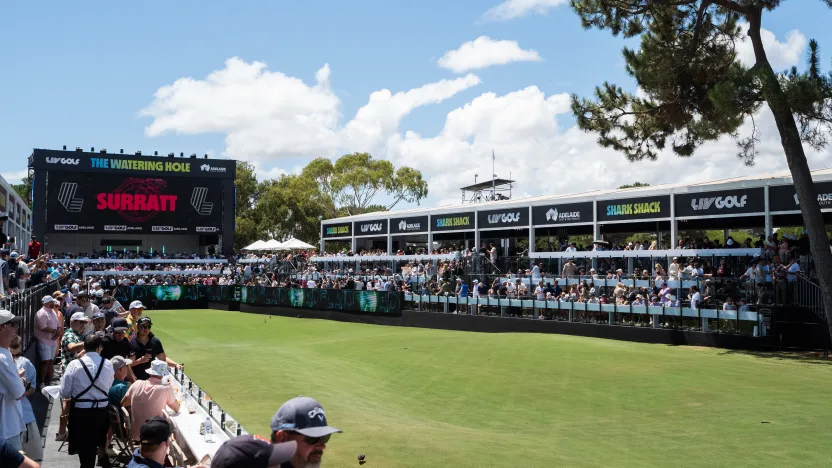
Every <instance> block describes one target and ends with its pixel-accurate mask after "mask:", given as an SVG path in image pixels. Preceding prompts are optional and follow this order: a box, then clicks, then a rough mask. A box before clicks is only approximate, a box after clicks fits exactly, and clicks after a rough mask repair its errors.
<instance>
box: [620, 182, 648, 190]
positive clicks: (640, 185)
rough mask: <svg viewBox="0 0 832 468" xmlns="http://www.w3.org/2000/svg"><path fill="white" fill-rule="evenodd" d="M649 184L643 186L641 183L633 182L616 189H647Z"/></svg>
mask: <svg viewBox="0 0 832 468" xmlns="http://www.w3.org/2000/svg"><path fill="white" fill-rule="evenodd" d="M649 186H650V184H644V183H641V182H635V183H633V184H624V185H620V186H619V187H618V190H623V189H628V188H638V187H649Z"/></svg>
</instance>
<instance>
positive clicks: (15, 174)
mask: <svg viewBox="0 0 832 468" xmlns="http://www.w3.org/2000/svg"><path fill="white" fill-rule="evenodd" d="M1 175H2V176H3V178H4V179H6V182H8V183H10V184H20V183H22V182H23V179H24V178H25V177H26V176H27V175H29V171H28V170H27V169H21V170H19V171H9V172H4V173H3V174H1Z"/></svg>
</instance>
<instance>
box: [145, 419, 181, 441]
mask: <svg viewBox="0 0 832 468" xmlns="http://www.w3.org/2000/svg"><path fill="white" fill-rule="evenodd" d="M171 434H173V431H172V430H171V428H170V423H169V422H168V421H167V419H165V418H163V417H161V416H154V417H152V418H150V419H148V420H147V421H145V422H144V424H142V427H141V429H140V430H139V439H140V440H141V443H142V444H143V445H154V444H161V443H162V442H165V441H167V440H168V439H170V436H171Z"/></svg>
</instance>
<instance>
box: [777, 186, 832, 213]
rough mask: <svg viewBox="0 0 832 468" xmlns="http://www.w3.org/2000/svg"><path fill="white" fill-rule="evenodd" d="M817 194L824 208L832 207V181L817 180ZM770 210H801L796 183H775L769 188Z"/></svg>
mask: <svg viewBox="0 0 832 468" xmlns="http://www.w3.org/2000/svg"><path fill="white" fill-rule="evenodd" d="M814 186H815V195H817V197H818V204H820V208H821V209H822V210H828V209H832V182H815V183H814ZM768 203H769V205H768V209H769V211H800V200H799V199H798V197H797V191H796V190H795V189H794V185H774V186H771V187H769V188H768Z"/></svg>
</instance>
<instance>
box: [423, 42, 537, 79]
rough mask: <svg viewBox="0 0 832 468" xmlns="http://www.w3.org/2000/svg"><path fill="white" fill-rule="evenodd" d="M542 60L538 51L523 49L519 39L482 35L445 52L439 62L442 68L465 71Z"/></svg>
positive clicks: (458, 71)
mask: <svg viewBox="0 0 832 468" xmlns="http://www.w3.org/2000/svg"><path fill="white" fill-rule="evenodd" d="M542 60H543V58H542V57H540V54H538V53H537V51H535V50H531V49H528V50H526V49H521V48H520V44H518V43H517V41H506V40H502V41H495V40H493V39H491V38H490V37H488V36H480V37H478V38H476V39H474V40H473V41H468V42H466V43H464V44H462V45H461V46H459V48H458V49H454V50H449V51H447V52H445V55H443V56H442V57H440V58H439V60H438V62H437V63H438V64H439V66H440V67H442V68H447V69H448V70H451V71H453V72H456V73H463V72H466V71H470V70H477V69H480V68H486V67H490V66H492V65H505V64H507V63H512V62H540V61H542Z"/></svg>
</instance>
